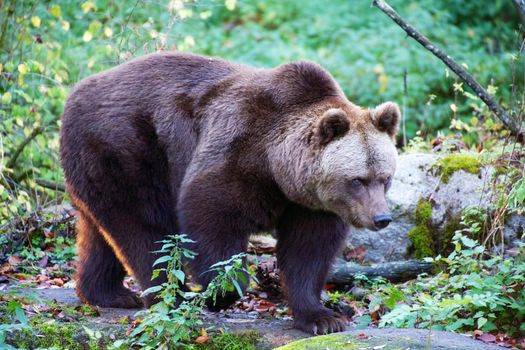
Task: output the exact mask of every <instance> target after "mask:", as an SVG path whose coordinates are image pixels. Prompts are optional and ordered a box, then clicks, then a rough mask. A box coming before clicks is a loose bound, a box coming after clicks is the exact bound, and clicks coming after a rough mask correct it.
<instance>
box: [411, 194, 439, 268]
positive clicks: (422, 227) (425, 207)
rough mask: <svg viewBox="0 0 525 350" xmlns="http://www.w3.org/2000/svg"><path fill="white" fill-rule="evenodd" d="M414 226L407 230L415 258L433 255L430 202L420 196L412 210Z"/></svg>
mask: <svg viewBox="0 0 525 350" xmlns="http://www.w3.org/2000/svg"><path fill="white" fill-rule="evenodd" d="M414 221H415V226H414V227H412V229H411V230H410V231H409V232H408V238H409V239H410V241H411V242H412V248H411V250H412V252H413V253H414V256H415V257H416V259H423V258H426V257H429V256H434V238H433V234H434V232H433V230H434V227H433V226H432V204H431V203H430V202H429V201H427V200H426V199H424V198H421V199H420V200H419V201H418V202H417V205H416V209H415V210H414Z"/></svg>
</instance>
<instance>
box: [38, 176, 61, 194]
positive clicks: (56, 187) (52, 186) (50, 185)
mask: <svg viewBox="0 0 525 350" xmlns="http://www.w3.org/2000/svg"><path fill="white" fill-rule="evenodd" d="M35 182H36V183H37V184H38V185H39V186H42V187H44V188H48V189H50V190H55V191H60V192H66V187H65V186H64V184H62V183H59V182H53V181H49V180H44V179H35Z"/></svg>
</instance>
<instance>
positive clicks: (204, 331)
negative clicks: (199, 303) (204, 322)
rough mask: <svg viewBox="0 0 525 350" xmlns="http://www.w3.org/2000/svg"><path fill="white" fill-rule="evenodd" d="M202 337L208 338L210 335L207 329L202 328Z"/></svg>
mask: <svg viewBox="0 0 525 350" xmlns="http://www.w3.org/2000/svg"><path fill="white" fill-rule="evenodd" d="M201 335H202V336H203V337H207V336H208V333H207V332H206V328H204V327H202V328H201Z"/></svg>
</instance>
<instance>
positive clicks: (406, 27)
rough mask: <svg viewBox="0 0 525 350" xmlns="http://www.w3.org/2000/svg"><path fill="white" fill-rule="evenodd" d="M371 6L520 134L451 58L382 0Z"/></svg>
mask: <svg viewBox="0 0 525 350" xmlns="http://www.w3.org/2000/svg"><path fill="white" fill-rule="evenodd" d="M514 1H515V2H519V3H523V2H524V1H525V0H514ZM372 3H373V5H374V6H375V7H377V8H378V9H380V10H381V11H383V12H384V13H385V14H386V15H387V16H388V17H390V18H391V19H392V20H393V21H394V22H396V23H397V24H398V25H399V26H400V27H401V28H402V29H403V30H404V31H405V32H406V33H407V34H408V35H409V36H410V37H412V38H414V39H415V40H416V41H417V42H418V43H419V44H421V45H422V46H423V47H424V48H425V49H427V50H428V51H430V52H432V53H433V54H434V55H435V56H436V57H437V58H439V59H440V60H441V61H442V62H443V63H445V64H446V65H447V66H448V67H449V68H450V69H452V71H454V73H456V74H457V75H458V76H459V77H460V78H461V80H463V81H464V82H465V83H466V84H467V85H468V86H469V87H470V88H471V89H472V90H473V91H474V92H475V93H476V95H477V96H478V97H479V98H480V99H481V100H482V101H483V102H484V103H485V104H486V105H487V107H488V108H489V109H490V110H491V111H492V112H493V113H494V114H495V115H496V116H497V117H498V119H499V120H501V122H502V123H503V125H505V127H507V128H508V129H509V130H510V131H511V132H512V133H513V134H514V135H516V136H519V135H521V134H522V130H521V128H520V125H519V124H518V123H517V122H516V120H515V119H514V118H513V117H511V116H510V115H509V114H508V113H507V112H506V111H505V110H504V109H503V108H502V107H501V106H500V105H499V104H498V103H497V102H496V101H494V99H493V98H492V97H491V96H490V95H489V93H488V92H487V90H485V89H484V88H483V87H482V86H481V85H480V84H479V83H478V82H477V81H476V79H475V78H474V77H473V76H472V75H470V73H468V72H467V71H466V70H465V69H464V68H463V67H462V66H461V65H459V64H457V63H456V61H454V59H452V57H450V56H449V55H447V54H446V53H445V52H443V51H442V50H441V49H439V48H438V47H436V45H434V44H432V43H431V42H430V40H428V39H427V38H426V37H425V36H424V35H422V34H421V33H419V32H418V31H417V30H416V29H415V28H414V27H413V26H412V25H410V24H408V23H407V22H406V21H405V20H404V19H403V18H401V17H400V16H399V15H398V14H397V12H396V11H395V10H394V9H393V8H392V7H391V6H390V5H389V4H388V3H386V2H385V1H384V0H373V2H372Z"/></svg>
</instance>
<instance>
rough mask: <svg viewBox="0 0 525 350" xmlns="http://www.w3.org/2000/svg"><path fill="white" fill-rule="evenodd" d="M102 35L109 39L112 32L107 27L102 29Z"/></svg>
mask: <svg viewBox="0 0 525 350" xmlns="http://www.w3.org/2000/svg"><path fill="white" fill-rule="evenodd" d="M104 35H105V36H106V37H107V38H111V36H112V35H113V31H112V30H111V28H109V27H106V28H104Z"/></svg>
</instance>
